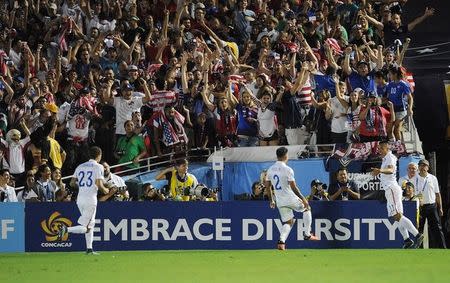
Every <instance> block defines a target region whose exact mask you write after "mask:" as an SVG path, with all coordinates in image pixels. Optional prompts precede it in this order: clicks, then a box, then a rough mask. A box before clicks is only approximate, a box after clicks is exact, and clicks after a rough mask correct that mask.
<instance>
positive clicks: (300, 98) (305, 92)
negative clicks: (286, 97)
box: [297, 79, 312, 105]
mask: <svg viewBox="0 0 450 283" xmlns="http://www.w3.org/2000/svg"><path fill="white" fill-rule="evenodd" d="M311 93H312V89H311V82H310V80H309V79H308V80H307V81H306V83H305V85H304V86H303V87H302V88H301V89H300V91H299V92H298V93H297V102H298V103H299V104H300V105H311V103H312V100H311Z"/></svg>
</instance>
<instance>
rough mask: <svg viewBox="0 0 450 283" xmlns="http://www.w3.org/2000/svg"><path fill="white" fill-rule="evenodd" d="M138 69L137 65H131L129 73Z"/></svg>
mask: <svg viewBox="0 0 450 283" xmlns="http://www.w3.org/2000/svg"><path fill="white" fill-rule="evenodd" d="M138 70H139V69H138V67H137V66H136V65H130V66H128V71H138Z"/></svg>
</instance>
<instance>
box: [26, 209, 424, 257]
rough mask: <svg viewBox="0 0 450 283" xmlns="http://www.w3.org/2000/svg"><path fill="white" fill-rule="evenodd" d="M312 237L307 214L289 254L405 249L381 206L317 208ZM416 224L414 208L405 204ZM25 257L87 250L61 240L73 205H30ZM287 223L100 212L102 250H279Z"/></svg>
mask: <svg viewBox="0 0 450 283" xmlns="http://www.w3.org/2000/svg"><path fill="white" fill-rule="evenodd" d="M311 206H312V213H313V224H312V229H313V232H314V233H315V234H316V236H318V237H319V238H320V241H314V242H313V241H304V240H303V232H304V226H303V220H302V215H301V213H296V214H295V217H296V219H297V221H296V223H295V225H294V227H293V229H292V231H291V233H290V235H289V238H288V241H287V246H288V247H289V248H400V247H401V246H402V243H403V240H402V237H401V235H400V233H399V232H398V231H397V224H396V223H394V224H393V223H391V222H390V221H389V220H388V219H387V211H386V203H382V202H378V201H345V202H343V201H336V202H312V203H311ZM404 212H405V215H406V216H407V217H409V218H410V219H415V215H416V203H414V202H408V203H406V202H405V203H404ZM26 214H27V218H26V225H27V231H26V251H28V252H37V251H39V252H42V251H44V252H50V251H81V250H85V239H84V235H79V234H70V235H69V236H68V237H67V238H63V239H58V238H57V230H58V226H59V225H60V224H62V223H64V224H66V225H68V226H71V225H76V222H77V219H78V217H79V212H78V210H77V207H76V204H75V203H37V204H36V203H30V204H27V206H26ZM281 227H282V223H281V221H280V219H279V213H278V211H277V210H276V209H270V208H269V204H268V203H267V202H258V201H256V202H249V201H247V202H238V201H236V202H218V203H204V202H133V203H132V202H123V203H120V202H115V203H113V202H111V203H101V204H100V205H99V206H98V209H97V217H96V225H95V228H94V248H95V249H97V250H100V251H101V250H164V249H170V250H174V249H273V248H275V247H276V244H277V240H278V237H279V234H280V232H279V231H280V229H281Z"/></svg>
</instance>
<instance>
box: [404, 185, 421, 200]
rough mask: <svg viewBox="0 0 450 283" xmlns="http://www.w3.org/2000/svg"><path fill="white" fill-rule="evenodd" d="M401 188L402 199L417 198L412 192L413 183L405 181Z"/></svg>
mask: <svg viewBox="0 0 450 283" xmlns="http://www.w3.org/2000/svg"><path fill="white" fill-rule="evenodd" d="M402 189H403V200H404V201H405V200H406V201H416V200H418V199H419V198H418V197H417V196H416V195H415V194H414V184H413V183H411V182H409V181H406V182H405V184H404V185H402Z"/></svg>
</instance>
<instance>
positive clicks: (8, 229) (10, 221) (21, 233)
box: [0, 202, 25, 252]
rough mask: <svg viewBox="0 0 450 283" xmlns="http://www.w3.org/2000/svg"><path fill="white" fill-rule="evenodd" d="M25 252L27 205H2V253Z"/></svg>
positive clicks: (0, 228)
mask: <svg viewBox="0 0 450 283" xmlns="http://www.w3.org/2000/svg"><path fill="white" fill-rule="evenodd" d="M24 251H25V204H24V203H17V202H15V203H13V202H5V203H0V252H24Z"/></svg>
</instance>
